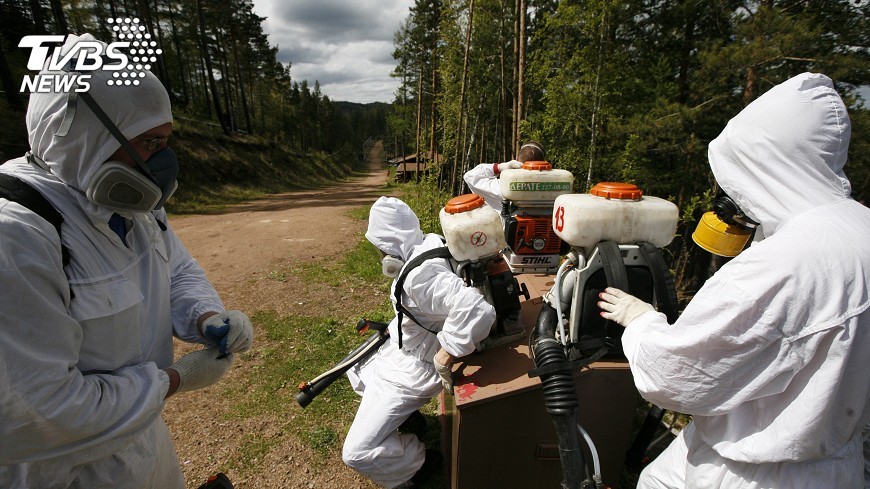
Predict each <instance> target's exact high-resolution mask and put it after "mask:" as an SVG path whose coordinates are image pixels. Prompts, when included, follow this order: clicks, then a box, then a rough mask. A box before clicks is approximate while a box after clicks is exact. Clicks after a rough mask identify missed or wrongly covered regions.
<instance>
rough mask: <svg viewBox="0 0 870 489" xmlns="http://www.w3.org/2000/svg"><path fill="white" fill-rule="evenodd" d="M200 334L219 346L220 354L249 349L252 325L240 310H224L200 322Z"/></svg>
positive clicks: (251, 342) (252, 330)
mask: <svg viewBox="0 0 870 489" xmlns="http://www.w3.org/2000/svg"><path fill="white" fill-rule="evenodd" d="M202 334H203V335H205V337H206V339H208V340H209V341H211V342H212V343H214V344H216V345H217V346H218V347H219V348H220V352H221V355H222V356H226V355H229V354H230V353H236V352H244V351H248V350H250V349H251V344H253V342H254V327H253V326H252V325H251V320H250V319H248V316H246V315H245V314H244V313H243V312H242V311H226V312H222V313H220V314H215V315H214V316H211V317H209V318H208V319H206V320H205V321H203V323H202Z"/></svg>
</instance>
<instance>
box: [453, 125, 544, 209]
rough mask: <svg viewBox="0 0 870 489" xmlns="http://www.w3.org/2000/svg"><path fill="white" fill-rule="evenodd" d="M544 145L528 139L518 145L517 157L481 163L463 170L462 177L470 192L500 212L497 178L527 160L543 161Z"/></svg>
mask: <svg viewBox="0 0 870 489" xmlns="http://www.w3.org/2000/svg"><path fill="white" fill-rule="evenodd" d="M545 158H546V155H545V154H544V147H543V146H542V145H541V143H539V142H537V141H529V142H527V143H525V144H523V145H522V146H521V147H520V150H519V152H518V153H517V159H515V160H510V161H505V162H504V163H481V164H479V165H477V166H475V167H474V168H472V169H471V170H468V171H467V172H465V174H464V175H463V176H462V179H463V180H465V183H466V184H467V185H468V189H469V191H470V192H471V193H473V194H477V195H479V196H481V197H483V200H484V201H485V202H486V204H487V205H489V206H490V207H492V208H493V209H495V210H496V211H497V212H499V213H501V206H502V200H504V199H503V198H502V195H501V187H499V182H498V178H499V175H501V172H503V171H505V170H516V169H518V168H522V166H523V163H525V162H527V161H544V159H545Z"/></svg>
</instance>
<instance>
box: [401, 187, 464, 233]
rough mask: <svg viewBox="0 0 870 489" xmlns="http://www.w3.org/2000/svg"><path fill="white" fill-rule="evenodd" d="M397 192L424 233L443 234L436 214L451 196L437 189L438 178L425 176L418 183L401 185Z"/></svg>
mask: <svg viewBox="0 0 870 489" xmlns="http://www.w3.org/2000/svg"><path fill="white" fill-rule="evenodd" d="M399 191H400V192H401V194H402V195H401V199H402V200H403V201H405V203H406V204H408V206H409V207H410V208H411V209H412V210H413V211H414V213H415V214H417V218H418V219H420V228H421V229H422V230H423V232H424V233H436V234H443V233H442V231H441V220H440V219H439V218H438V213H439V212H441V209H442V208H443V207H444V204H446V203H447V201H448V200H450V197H451V195H450V194H449V193H448V192H447V191H446V190H442V189H440V188H439V187H438V176H437V175H435V174H432V175H427V176H426V177H425V178H423V179H421V180H420V181H419V182H409V183H406V184H402V185H401V186H400V189H399Z"/></svg>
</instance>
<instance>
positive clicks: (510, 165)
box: [498, 160, 523, 173]
mask: <svg viewBox="0 0 870 489" xmlns="http://www.w3.org/2000/svg"><path fill="white" fill-rule="evenodd" d="M522 167H523V164H522V163H520V162H519V161H517V160H511V161H505V162H504V163H499V164H498V172H499V173H501V172H503V171H505V170H517V169H519V168H522Z"/></svg>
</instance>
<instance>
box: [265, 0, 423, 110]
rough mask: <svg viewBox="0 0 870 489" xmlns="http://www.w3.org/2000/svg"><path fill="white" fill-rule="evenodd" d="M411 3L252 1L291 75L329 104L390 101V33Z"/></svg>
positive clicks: (393, 0) (403, 0)
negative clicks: (305, 82) (326, 98)
mask: <svg viewBox="0 0 870 489" xmlns="http://www.w3.org/2000/svg"><path fill="white" fill-rule="evenodd" d="M412 5H413V0H399V1H396V0H365V1H360V0H286V1H281V0H254V12H255V13H257V14H258V15H260V16H263V17H267V19H266V21H265V22H264V23H263V29H264V31H265V32H266V33H267V34H268V35H269V42H270V43H271V44H272V45H273V46H278V60H279V61H281V62H283V63H291V68H290V76H291V77H293V79H295V80H297V81H301V80H303V79H305V80H308V85H309V86H314V82H315V80H317V81H319V82H320V90H321V92H322V93H324V94H325V95H327V96H329V98H330V99H331V100H346V101H351V102H360V103H367V102H376V101H377V102H392V100H393V98H394V92H395V89H396V87H397V86H398V81H397V80H394V79H393V78H392V77H390V73H392V71H393V69H394V68H395V66H396V62H395V60H393V57H392V53H393V49H394V46H393V35H394V34H395V32H396V31H397V30H398V29H399V26H400V25H401V23H402V22H403V21H404V20H405V18H406V17H407V16H408V14H409V13H410V12H409V8H410V7H411V6H412Z"/></svg>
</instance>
